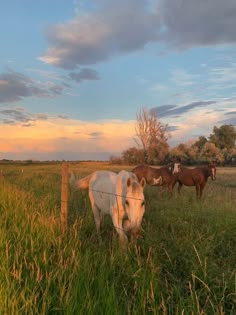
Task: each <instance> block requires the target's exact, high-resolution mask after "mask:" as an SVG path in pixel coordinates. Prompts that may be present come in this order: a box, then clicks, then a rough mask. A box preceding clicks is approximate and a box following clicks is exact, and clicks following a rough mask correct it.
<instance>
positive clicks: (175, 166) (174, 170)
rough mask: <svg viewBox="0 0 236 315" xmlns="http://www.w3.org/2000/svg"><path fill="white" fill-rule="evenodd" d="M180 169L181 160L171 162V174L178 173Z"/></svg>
mask: <svg viewBox="0 0 236 315" xmlns="http://www.w3.org/2000/svg"><path fill="white" fill-rule="evenodd" d="M180 171H181V162H179V161H177V162H174V163H173V164H172V167H171V172H172V174H173V175H175V174H178V173H179V172H180Z"/></svg>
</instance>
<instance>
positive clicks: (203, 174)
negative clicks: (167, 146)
mask: <svg viewBox="0 0 236 315" xmlns="http://www.w3.org/2000/svg"><path fill="white" fill-rule="evenodd" d="M208 177H211V179H212V180H215V179H216V167H215V165H214V164H209V165H207V166H201V167H196V168H193V169H190V168H187V167H182V166H181V168H180V172H179V173H177V174H176V175H175V182H174V183H173V187H172V188H173V189H174V186H175V184H176V183H177V182H178V183H179V186H178V192H179V193H180V189H181V187H182V186H183V185H185V186H195V187H196V196H197V198H201V197H202V192H203V189H204V187H205V185H206V183H207V180H208Z"/></svg>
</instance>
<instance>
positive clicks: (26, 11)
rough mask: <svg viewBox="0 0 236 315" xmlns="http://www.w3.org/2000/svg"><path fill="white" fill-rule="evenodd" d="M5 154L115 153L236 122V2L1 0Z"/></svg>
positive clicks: (94, 156) (1, 151)
mask: <svg viewBox="0 0 236 315" xmlns="http://www.w3.org/2000/svg"><path fill="white" fill-rule="evenodd" d="M0 4H1V10H0V28H1V32H0V41H1V49H0V159H12V160H28V159H33V160H108V159H109V158H110V156H111V155H113V156H120V154H121V153H122V151H124V150H126V149H128V148H129V147H132V146H135V145H136V143H135V141H134V138H135V123H136V118H137V113H138V112H139V111H140V110H141V109H142V108H146V109H150V110H155V111H156V113H157V116H158V119H159V120H160V122H161V123H163V124H168V126H169V130H170V139H169V144H170V146H175V145H177V144H179V143H187V142H190V141H194V140H196V139H198V137H199V136H206V137H208V136H209V135H210V133H211V132H212V130H213V127H214V126H221V125H222V124H233V125H236V45H235V44H236V32H235V30H236V1H235V0H224V1H222V0H198V1H196V0H119V1H117V0H84V1H79V0H77V1H76V0H40V1H32V0H21V1H19V0H8V1H6V0H5V1H4V0H0Z"/></svg>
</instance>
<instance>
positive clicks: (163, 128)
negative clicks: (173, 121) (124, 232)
mask: <svg viewBox="0 0 236 315" xmlns="http://www.w3.org/2000/svg"><path fill="white" fill-rule="evenodd" d="M136 118H137V122H136V126H135V131H136V137H137V138H136V139H135V140H136V143H137V144H138V146H139V147H141V148H142V149H143V151H144V162H145V163H153V162H154V161H155V160H160V155H162V158H163V155H164V154H163V152H164V151H165V152H166V154H167V153H168V147H169V146H168V144H167V140H168V138H169V135H168V132H167V128H168V125H164V124H162V123H161V122H160V121H159V119H158V117H157V114H156V112H155V111H150V110H148V109H147V108H142V109H140V111H139V112H138V113H137V115H136ZM159 152H160V153H161V154H159Z"/></svg>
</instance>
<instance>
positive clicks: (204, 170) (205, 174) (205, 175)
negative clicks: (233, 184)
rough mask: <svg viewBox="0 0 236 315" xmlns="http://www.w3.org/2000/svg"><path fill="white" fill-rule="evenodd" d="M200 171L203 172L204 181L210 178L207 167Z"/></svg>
mask: <svg viewBox="0 0 236 315" xmlns="http://www.w3.org/2000/svg"><path fill="white" fill-rule="evenodd" d="M202 171H203V174H204V177H205V178H206V179H208V177H210V176H211V173H210V170H209V168H208V167H207V166H205V167H203V168H202Z"/></svg>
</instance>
